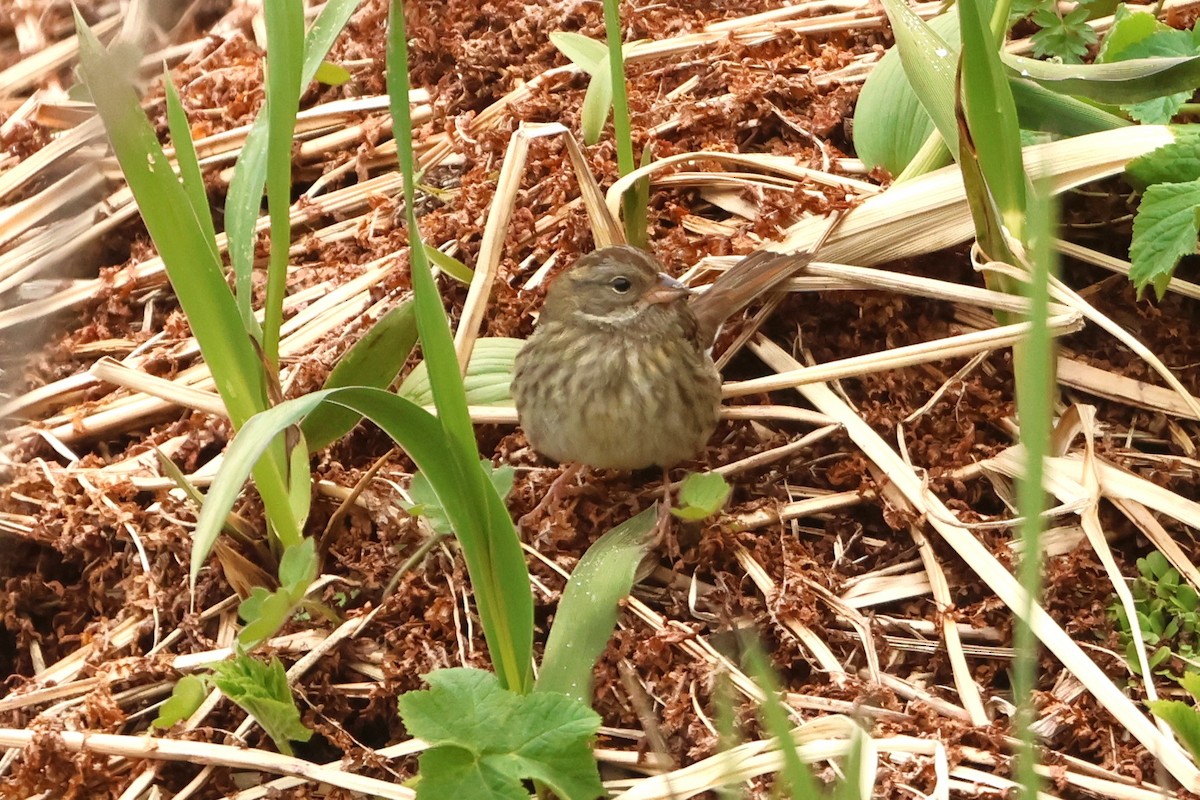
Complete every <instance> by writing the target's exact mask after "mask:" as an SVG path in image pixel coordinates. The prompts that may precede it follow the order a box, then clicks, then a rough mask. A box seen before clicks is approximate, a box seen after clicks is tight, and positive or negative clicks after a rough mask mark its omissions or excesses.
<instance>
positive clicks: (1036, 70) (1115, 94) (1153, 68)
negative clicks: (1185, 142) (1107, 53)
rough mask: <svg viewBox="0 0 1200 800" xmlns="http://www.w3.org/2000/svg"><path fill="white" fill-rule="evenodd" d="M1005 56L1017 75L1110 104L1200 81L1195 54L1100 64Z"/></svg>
mask: <svg viewBox="0 0 1200 800" xmlns="http://www.w3.org/2000/svg"><path fill="white" fill-rule="evenodd" d="M1185 35H1186V34H1185ZM1001 58H1002V60H1003V61H1004V64H1005V66H1007V67H1008V68H1009V69H1010V70H1011V71H1012V74H1013V75H1015V76H1017V77H1021V78H1028V79H1029V80H1032V81H1034V82H1036V83H1037V84H1039V85H1040V86H1043V87H1045V88H1047V89H1050V90H1052V91H1054V92H1057V93H1060V94H1068V95H1074V96H1076V97H1085V98H1087V99H1089V100H1094V101H1096V102H1099V103H1107V104H1110V105H1119V104H1122V103H1136V102H1141V101H1143V100H1149V99H1152V98H1159V97H1163V96H1164V95H1170V94H1172V93H1174V92H1179V91H1186V87H1188V86H1193V87H1194V86H1196V85H1197V84H1200V56H1196V55H1195V54H1190V55H1186V56H1173V57H1162V58H1131V59H1130V60H1119V61H1114V62H1111V63H1096V64H1060V63H1057V62H1053V61H1038V60H1037V59H1033V58H1025V57H1023V56H1017V55H1012V54H1005V55H1003V56H1001ZM1181 87H1182V88H1181ZM1163 122H1166V120H1163Z"/></svg>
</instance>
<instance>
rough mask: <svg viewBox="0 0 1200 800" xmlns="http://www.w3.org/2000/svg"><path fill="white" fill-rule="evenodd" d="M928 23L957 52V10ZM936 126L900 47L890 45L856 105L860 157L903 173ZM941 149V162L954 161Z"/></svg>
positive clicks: (871, 163) (855, 145)
mask: <svg viewBox="0 0 1200 800" xmlns="http://www.w3.org/2000/svg"><path fill="white" fill-rule="evenodd" d="M929 27H930V29H931V30H932V31H933V32H934V33H935V34H937V35H938V36H939V37H941V39H942V40H943V41H944V42H946V44H947V45H949V46H950V47H951V48H952V49H953V50H954V52H956V53H957V51H958V15H956V14H941V15H939V16H936V17H934V18H933V19H931V20H929ZM934 131H935V128H934V127H933V121H932V120H930V118H929V114H927V113H926V112H925V109H924V107H923V106H922V105H921V101H920V100H918V99H917V95H916V93H915V92H914V91H913V88H912V84H910V83H909V81H908V77H907V76H906V75H905V74H904V65H903V64H901V63H900V48H899V47H893V48H891V49H889V50H888V51H887V52H886V53H884V55H883V58H882V59H880V61H879V63H878V64H876V65H875V69H873V70H871V74H870V75H868V76H867V80H866V83H864V84H863V87H862V92H861V93H860V94H859V97H858V103H857V105H856V106H855V109H854V147H855V149H856V150H857V151H858V155H859V158H861V159H862V160H863V161H864V162H866V163H867V164H868V165H869V166H872V167H883V168H884V169H886V170H887V171H888V172H890V173H892V174H893V175H899V174H900V173H901V172H903V171H904V170H905V168H906V167H908V165H909V164H910V163H911V162H912V161H913V159H914V158H915V157H916V156H917V153H918V152H919V151H920V150H921V149H922V147H923V146H925V142H926V141H927V140H928V139H929V137H930V135H931V134H932V133H934ZM942 153H943V160H941V161H940V163H939V164H938V166H945V165H946V164H947V163H949V157H948V156H947V155H946V154H945V153H946V151H945V150H944V148H943V150H942ZM925 171H928V170H925Z"/></svg>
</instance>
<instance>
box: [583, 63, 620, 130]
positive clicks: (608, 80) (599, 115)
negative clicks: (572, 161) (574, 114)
mask: <svg viewBox="0 0 1200 800" xmlns="http://www.w3.org/2000/svg"><path fill="white" fill-rule="evenodd" d="M612 103H613V82H612V75H611V73H610V71H609V68H608V56H607V54H606V55H605V56H604V60H603V62H602V63H601V64H600V67H599V69H597V71H596V74H595V75H593V76H592V80H591V81H590V82H589V83H588V88H587V93H586V94H584V96H583V109H582V110H581V111H580V114H579V121H580V126H581V128H582V129H583V142H584V144H588V145H592V144H595V143H596V142H598V141H600V135H601V134H602V133H604V123H605V122H606V121H607V120H608V111H609V109H610V108H612Z"/></svg>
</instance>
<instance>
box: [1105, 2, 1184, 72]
mask: <svg viewBox="0 0 1200 800" xmlns="http://www.w3.org/2000/svg"><path fill="white" fill-rule="evenodd" d="M1166 27H1167V26H1166V25H1163V24H1162V23H1161V22H1159V21H1158V19H1157V18H1155V16H1154V14H1152V13H1142V12H1134V11H1131V10H1130V9H1129V7H1128V6H1126V5H1125V4H1124V3H1122V4H1121V5H1119V6H1117V11H1116V13H1115V14H1114V15H1113V25H1112V27H1111V28H1109V31H1108V35H1107V36H1105V37H1104V42H1103V43H1102V44H1101V45H1100V52H1099V53H1098V54H1097V55H1096V61H1097V63H1101V64H1104V63H1108V62H1110V61H1113V60H1115V59H1116V58H1117V57H1118V56H1120V55H1121V53H1122V52H1123V51H1124V50H1125V49H1126V48H1128V47H1129V46H1130V45H1133V44H1136V43H1137V42H1140V41H1142V40H1143V39H1145V38H1146V37H1148V36H1150V35H1151V34H1152V33H1154V32H1155V31H1158V30H1162V29H1165V28H1166Z"/></svg>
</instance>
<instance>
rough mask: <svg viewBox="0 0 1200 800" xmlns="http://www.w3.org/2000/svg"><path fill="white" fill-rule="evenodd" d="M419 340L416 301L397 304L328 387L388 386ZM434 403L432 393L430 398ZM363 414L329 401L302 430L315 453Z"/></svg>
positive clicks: (341, 363)
mask: <svg viewBox="0 0 1200 800" xmlns="http://www.w3.org/2000/svg"><path fill="white" fill-rule="evenodd" d="M416 343H417V319H416V314H415V308H414V306H413V303H412V300H411V299H409V300H405V301H404V302H402V303H400V304H399V305H397V306H395V307H393V308H392V309H391V310H389V311H388V312H387V313H386V314H384V315H383V316H382V317H380V318H379V320H378V321H376V322H375V324H374V325H372V326H371V327H370V328H369V329H368V330H367V332H366V333H365V334H363V336H362V338H360V339H359V340H358V341H357V342H355V343H354V344H353V345H351V347H350V349H349V350H347V351H346V352H345V353H343V354H342V357H341V358H339V359H338V362H337V363H336V364H334V365H333V369H332V370H330V372H329V377H328V378H326V379H325V386H324V387H323V388H325V389H337V388H340V387H343V386H371V387H374V388H376V389H386V388H387V387H388V386H390V385H391V384H392V381H394V380H396V376H397V375H399V374H400V370H401V369H402V368H403V367H404V362H405V361H407V360H408V356H409V353H411V352H412V349H413V345H415V344H416ZM430 402H431V403H432V402H433V400H432V396H431V397H430ZM360 419H362V417H360V416H358V415H357V414H355V413H354V412H353V411H350V410H349V409H347V408H343V407H342V406H339V405H335V404H333V403H327V404H325V405H323V406H321V407H319V408H318V409H317V410H315V411H313V413H311V414H309V415H308V416H307V417H305V418H304V424H303V425H301V426H300V430H301V431H302V432H303V433H304V438H305V440H306V441H307V442H308V451H309V452H310V453H315V452H317V451H319V450H323V449H324V448H325V447H327V446H328V445H330V444H331V443H333V442H335V441H337V440H338V439H340V438H342V436H344V435H346V433H348V432H349V431H350V429H351V428H353V427H354V426H355V425H357V424H358V422H359V420H360Z"/></svg>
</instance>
